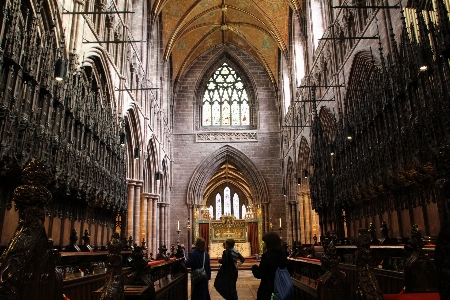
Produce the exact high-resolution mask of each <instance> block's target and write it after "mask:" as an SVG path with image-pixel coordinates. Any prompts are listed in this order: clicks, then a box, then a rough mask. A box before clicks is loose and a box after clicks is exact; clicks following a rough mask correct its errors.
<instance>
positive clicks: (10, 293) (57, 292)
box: [0, 159, 62, 300]
mask: <svg viewBox="0 0 450 300" xmlns="http://www.w3.org/2000/svg"><path fill="white" fill-rule="evenodd" d="M49 179H50V174H49V173H48V172H47V170H46V168H45V165H44V163H43V162H41V161H39V160H36V159H32V160H31V161H30V162H29V163H28V164H27V165H26V167H25V168H24V170H23V171H22V181H23V185H21V186H19V187H17V188H16V189H15V190H14V195H13V200H14V201H15V203H16V207H17V208H18V209H19V224H18V226H17V229H16V232H15V233H14V235H13V236H12V238H11V241H10V242H9V244H8V246H7V247H6V249H5V251H4V252H3V254H2V255H1V256H0V299H5V300H19V299H27V300H39V299H48V300H53V299H55V300H56V299H58V300H59V299H61V295H62V274H60V273H56V271H55V258H54V255H53V252H52V249H51V247H50V245H51V244H50V243H49V240H48V238H47V234H46V233H45V228H44V219H45V214H44V206H45V205H46V204H48V203H49V202H50V201H51V199H52V195H51V193H50V192H49V191H48V190H47V188H46V187H45V185H47V184H48V183H49Z"/></svg>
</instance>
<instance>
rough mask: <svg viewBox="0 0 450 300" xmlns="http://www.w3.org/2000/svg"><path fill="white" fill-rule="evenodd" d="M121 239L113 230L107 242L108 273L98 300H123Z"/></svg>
mask: <svg viewBox="0 0 450 300" xmlns="http://www.w3.org/2000/svg"><path fill="white" fill-rule="evenodd" d="M120 251H122V241H121V240H120V237H119V234H118V233H117V232H114V233H113V235H112V237H111V240H110V241H109V243H108V252H109V254H108V273H107V274H106V283H105V285H104V286H103V289H102V294H101V296H100V300H123V299H124V286H123V280H122V256H121V255H120Z"/></svg>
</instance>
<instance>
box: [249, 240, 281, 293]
mask: <svg viewBox="0 0 450 300" xmlns="http://www.w3.org/2000/svg"><path fill="white" fill-rule="evenodd" d="M262 240H263V241H264V243H265V249H266V252H264V254H263V255H262V256H261V262H260V264H259V266H258V265H253V266H252V273H253V276H255V277H256V278H258V279H261V283H260V284H259V288H258V293H257V298H256V299H258V300H270V297H271V295H272V293H273V290H274V281H275V272H276V271H277V268H280V269H283V268H285V267H286V266H287V257H286V254H285V253H284V251H283V249H282V247H281V238H280V237H279V236H278V234H276V233H275V232H269V233H266V234H265V235H263V238H262Z"/></svg>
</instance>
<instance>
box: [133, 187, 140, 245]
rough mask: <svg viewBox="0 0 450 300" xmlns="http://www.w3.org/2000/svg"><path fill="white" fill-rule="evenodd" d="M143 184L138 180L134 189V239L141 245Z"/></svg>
mask: <svg viewBox="0 0 450 300" xmlns="http://www.w3.org/2000/svg"><path fill="white" fill-rule="evenodd" d="M141 186H142V182H136V186H135V189H134V212H133V215H134V218H133V224H134V231H133V240H134V243H135V244H138V245H139V238H140V236H141V235H140V225H141V224H140V222H141V211H140V210H141Z"/></svg>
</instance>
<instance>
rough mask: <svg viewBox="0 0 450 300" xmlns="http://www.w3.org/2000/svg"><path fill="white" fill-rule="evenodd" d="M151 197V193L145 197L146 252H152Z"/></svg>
mask: <svg viewBox="0 0 450 300" xmlns="http://www.w3.org/2000/svg"><path fill="white" fill-rule="evenodd" d="M152 213H153V198H152V196H151V195H149V196H148V197H147V211H146V220H147V231H146V236H145V240H146V241H147V249H148V252H149V253H150V252H152V251H153V249H152V247H153V245H152V232H153V215H152Z"/></svg>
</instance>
